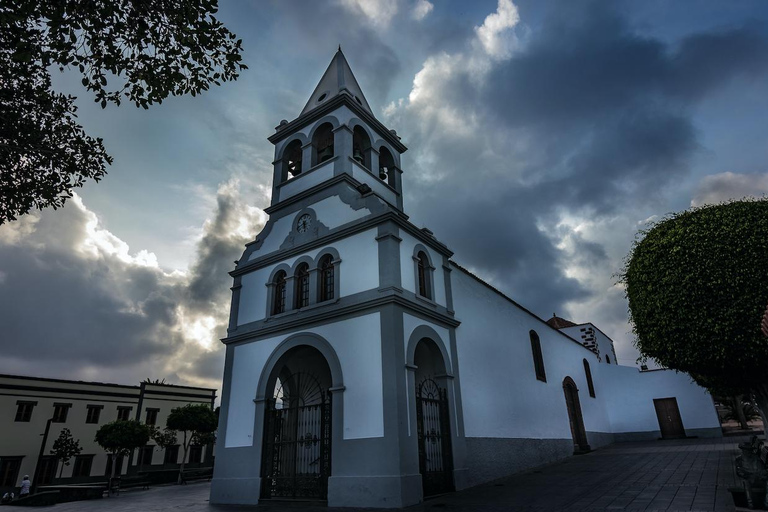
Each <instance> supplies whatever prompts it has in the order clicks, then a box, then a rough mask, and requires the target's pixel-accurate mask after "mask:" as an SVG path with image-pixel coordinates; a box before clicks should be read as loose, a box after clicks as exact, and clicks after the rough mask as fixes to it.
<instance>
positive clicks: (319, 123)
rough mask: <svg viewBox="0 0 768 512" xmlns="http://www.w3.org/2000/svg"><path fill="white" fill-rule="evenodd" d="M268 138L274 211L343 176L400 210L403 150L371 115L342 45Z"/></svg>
mask: <svg viewBox="0 0 768 512" xmlns="http://www.w3.org/2000/svg"><path fill="white" fill-rule="evenodd" d="M269 141H270V142H272V143H273V144H274V145H275V161H274V176H273V180H272V204H271V208H272V209H273V211H274V210H275V209H277V208H279V207H280V206H282V205H283V204H287V203H286V202H290V200H291V199H292V198H294V197H295V196H297V195H299V194H302V193H305V192H306V191H308V190H310V189H312V188H313V187H316V186H317V185H318V184H320V183H321V182H326V181H328V180H329V179H331V178H332V177H334V176H339V175H342V174H346V175H348V176H350V177H352V178H354V179H355V180H357V181H359V182H360V183H364V184H366V185H367V186H368V187H370V189H371V191H372V192H373V193H374V194H376V195H377V196H379V197H380V198H381V199H383V200H384V201H386V202H387V203H388V204H390V205H391V206H393V207H394V208H396V209H398V210H400V211H402V209H403V198H402V179H401V178H402V169H401V167H400V155H401V154H402V153H404V152H405V151H406V150H407V148H406V147H405V146H404V145H403V144H402V142H400V138H399V137H398V136H397V133H395V131H394V130H388V129H387V128H386V127H385V126H384V125H383V124H382V123H381V122H379V121H378V120H377V119H376V117H375V116H374V115H373V112H372V110H371V107H370V105H369V104H368V100H366V99H365V95H364V94H363V91H362V89H361V88H360V85H359V84H358V83H357V79H356V78H355V75H354V74H352V70H351V69H350V67H349V63H348V62H347V59H346V58H345V57H344V54H343V53H342V51H341V47H339V50H338V51H337V52H336V54H335V55H334V56H333V59H332V60H331V63H330V64H329V65H328V69H326V70H325V73H324V74H323V77H322V78H321V79H320V82H319V83H318V84H317V87H315V90H314V91H313V92H312V95H311V96H310V97H309V101H307V104H306V105H305V106H304V108H303V109H302V111H301V113H300V114H299V116H298V117H297V118H296V119H294V120H293V121H290V122H288V121H286V120H283V121H281V122H280V124H279V125H278V126H277V127H276V128H275V134H274V135H272V136H271V137H269ZM310 176H311V177H310Z"/></svg>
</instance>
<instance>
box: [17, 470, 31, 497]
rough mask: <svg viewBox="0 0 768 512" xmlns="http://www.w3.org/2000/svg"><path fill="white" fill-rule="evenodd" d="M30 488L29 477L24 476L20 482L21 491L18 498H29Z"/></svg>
mask: <svg viewBox="0 0 768 512" xmlns="http://www.w3.org/2000/svg"><path fill="white" fill-rule="evenodd" d="M30 487H32V482H30V481H29V475H24V478H23V479H22V480H21V490H20V491H19V498H23V497H25V496H29V488H30Z"/></svg>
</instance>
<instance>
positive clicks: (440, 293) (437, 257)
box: [400, 231, 455, 306]
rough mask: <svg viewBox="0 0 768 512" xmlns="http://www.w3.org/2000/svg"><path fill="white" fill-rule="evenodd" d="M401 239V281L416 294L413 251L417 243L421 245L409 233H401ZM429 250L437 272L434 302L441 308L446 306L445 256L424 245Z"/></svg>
mask: <svg viewBox="0 0 768 512" xmlns="http://www.w3.org/2000/svg"><path fill="white" fill-rule="evenodd" d="M400 238H401V239H402V242H400V280H401V284H402V286H403V288H405V289H406V290H408V291H409V292H413V293H416V275H415V267H414V264H413V249H414V247H416V244H417V243H421V242H419V241H418V240H416V238H414V237H412V236H411V235H409V234H408V233H406V232H404V231H401V232H400ZM422 245H423V246H424V247H426V248H427V251H428V252H429V258H430V259H431V260H432V265H433V266H434V267H435V271H434V273H433V274H432V278H433V279H434V281H435V297H434V301H435V302H436V303H438V304H440V305H441V306H445V305H446V304H447V303H446V298H445V270H444V269H443V256H442V255H441V254H440V253H438V252H437V251H435V250H433V249H431V248H429V247H427V245H426V244H422ZM454 306H455V305H454Z"/></svg>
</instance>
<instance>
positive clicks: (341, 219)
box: [248, 196, 371, 261]
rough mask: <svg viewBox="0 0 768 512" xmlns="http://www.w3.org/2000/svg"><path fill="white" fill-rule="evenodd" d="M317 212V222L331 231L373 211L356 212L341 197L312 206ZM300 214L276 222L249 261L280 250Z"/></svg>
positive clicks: (362, 210)
mask: <svg viewBox="0 0 768 512" xmlns="http://www.w3.org/2000/svg"><path fill="white" fill-rule="evenodd" d="M311 208H312V209H313V210H315V214H316V215H317V220H318V221H319V222H322V223H323V224H324V225H325V226H326V227H328V228H329V229H335V228H337V227H339V226H342V225H344V224H346V223H348V222H352V221H355V220H358V219H361V218H363V217H365V216H366V215H369V214H370V213H371V211H370V210H369V209H368V208H360V209H359V210H355V209H354V208H352V207H351V206H350V205H348V204H347V203H345V202H344V201H342V200H341V198H340V197H339V196H331V197H326V198H325V199H321V200H320V201H318V202H316V203H314V204H312V205H311ZM299 213H300V212H296V213H295V214H294V215H287V216H285V217H282V218H280V219H278V220H276V221H275V223H274V225H273V226H272V230H271V231H270V232H269V234H268V235H266V236H265V237H264V241H263V242H262V244H261V247H260V248H259V250H258V251H254V252H253V253H251V255H250V256H248V261H251V260H255V259H256V258H260V257H262V256H264V255H266V254H269V253H271V252H275V251H277V250H279V249H280V246H281V245H282V244H283V242H285V239H286V238H287V237H288V235H289V234H290V233H291V229H292V227H293V223H294V221H295V220H296V217H297V216H298V215H299Z"/></svg>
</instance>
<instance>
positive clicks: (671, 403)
mask: <svg viewBox="0 0 768 512" xmlns="http://www.w3.org/2000/svg"><path fill="white" fill-rule="evenodd" d="M653 406H654V407H655V408H656V417H657V418H658V420H659V429H661V438H662V439H682V438H684V437H685V428H684V427H683V419H682V418H681V417H680V409H679V408H678V407H677V398H654V400H653Z"/></svg>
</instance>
